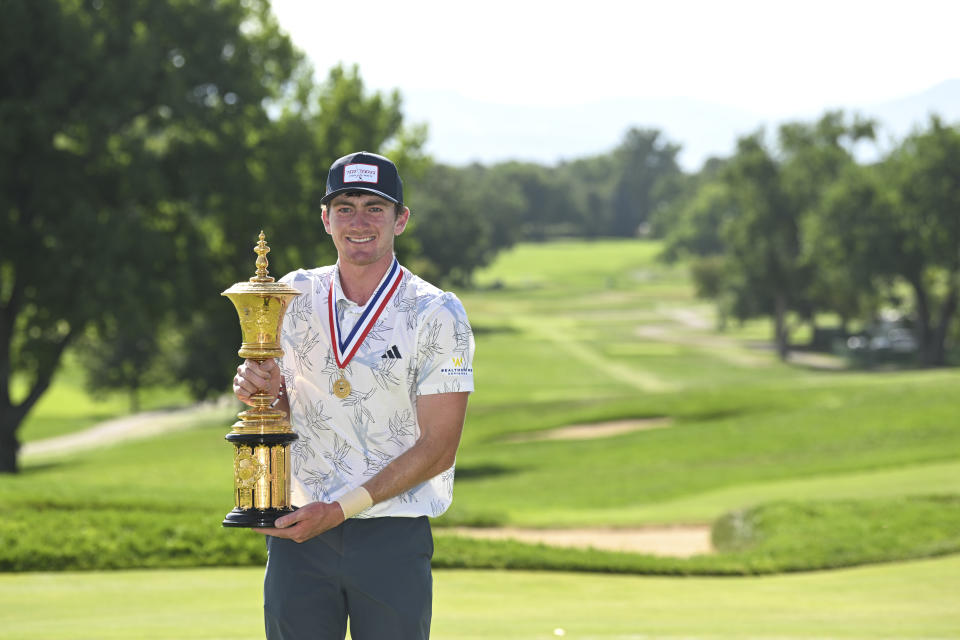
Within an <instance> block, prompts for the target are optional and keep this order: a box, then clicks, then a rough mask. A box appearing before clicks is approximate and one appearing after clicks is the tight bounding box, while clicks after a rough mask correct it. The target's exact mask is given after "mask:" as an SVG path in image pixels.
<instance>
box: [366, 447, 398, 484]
mask: <svg viewBox="0 0 960 640" xmlns="http://www.w3.org/2000/svg"><path fill="white" fill-rule="evenodd" d="M391 460H393V456H391V455H389V454H387V453H384V452H383V451H379V450H377V449H374V450H372V451H368V452H366V453H365V454H364V456H363V462H364V464H366V465H367V468H366V469H364V471H363V475H365V476H370V477H373V476H375V475H377V474H378V473H380V472H381V471H382V470H383V468H384V467H385V466H387V465H388V464H390V461H391Z"/></svg>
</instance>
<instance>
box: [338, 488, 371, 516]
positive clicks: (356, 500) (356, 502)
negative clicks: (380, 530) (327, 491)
mask: <svg viewBox="0 0 960 640" xmlns="http://www.w3.org/2000/svg"><path fill="white" fill-rule="evenodd" d="M337 504H339V505H340V509H341V510H342V511H343V519H344V520H346V519H347V518H352V517H353V516H355V515H357V514H358V513H360V512H361V511H363V510H365V509H369V508H370V507H372V506H373V498H371V497H370V492H369V491H367V490H366V489H364V488H363V487H357V488H356V489H354V490H353V491H350V492H348V493H346V494H344V495H342V496H340V497H339V498H338V499H337Z"/></svg>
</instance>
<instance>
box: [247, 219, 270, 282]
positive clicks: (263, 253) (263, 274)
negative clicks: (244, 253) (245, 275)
mask: <svg viewBox="0 0 960 640" xmlns="http://www.w3.org/2000/svg"><path fill="white" fill-rule="evenodd" d="M253 251H254V252H255V253H256V254H257V275H255V276H254V277H252V278H250V282H273V278H272V277H271V276H268V275H267V265H269V264H270V263H269V262H268V261H267V254H268V253H270V247H268V246H267V237H266V236H265V235H263V229H261V230H260V240H259V241H258V242H257V246H256V247H254V248H253Z"/></svg>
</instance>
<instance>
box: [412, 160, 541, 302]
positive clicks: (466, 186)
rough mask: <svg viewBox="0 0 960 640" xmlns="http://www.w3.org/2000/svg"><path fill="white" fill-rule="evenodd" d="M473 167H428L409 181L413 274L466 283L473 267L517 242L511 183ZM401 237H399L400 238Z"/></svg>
mask: <svg viewBox="0 0 960 640" xmlns="http://www.w3.org/2000/svg"><path fill="white" fill-rule="evenodd" d="M498 178H499V176H498V174H496V173H493V172H490V171H488V170H486V169H485V168H483V167H481V166H479V165H472V166H469V167H464V168H454V167H450V166H445V165H442V164H435V165H432V166H430V167H429V168H428V169H427V170H426V171H425V172H424V174H423V176H422V177H421V178H420V179H418V180H417V181H416V182H415V183H414V185H415V189H416V193H417V194H418V195H417V198H416V201H415V202H414V203H413V204H412V206H411V211H412V213H411V216H410V221H411V224H410V229H409V230H408V233H409V234H411V235H413V237H414V239H415V240H416V242H417V246H418V248H419V251H418V254H417V257H416V258H415V259H417V260H419V263H418V264H417V272H418V273H420V274H421V275H422V276H423V277H425V278H426V279H427V280H430V281H432V282H436V283H449V284H454V285H466V284H468V283H469V282H470V278H471V276H472V274H473V271H474V270H475V269H477V268H478V267H481V266H484V265H487V264H489V263H490V262H491V261H492V260H493V257H494V256H495V255H496V254H497V252H498V251H500V250H501V249H504V248H506V247H508V246H511V245H512V244H513V243H514V242H516V240H517V231H518V225H516V224H515V221H516V220H517V219H519V217H520V214H521V212H522V211H523V209H524V206H525V204H526V203H525V202H524V200H523V198H522V196H521V195H520V193H519V189H518V188H517V186H516V185H514V184H509V183H508V184H502V183H501V181H500V180H499V179H498ZM401 237H402V236H401Z"/></svg>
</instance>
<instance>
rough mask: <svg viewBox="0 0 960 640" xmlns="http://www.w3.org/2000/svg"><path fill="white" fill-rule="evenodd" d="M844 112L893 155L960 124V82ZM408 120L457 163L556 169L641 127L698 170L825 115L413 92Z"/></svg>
mask: <svg viewBox="0 0 960 640" xmlns="http://www.w3.org/2000/svg"><path fill="white" fill-rule="evenodd" d="M837 108H840V107H837ZM842 108H843V109H844V110H845V111H848V112H853V111H856V112H859V113H862V114H863V115H866V116H870V117H874V118H876V119H877V120H879V121H880V123H881V125H882V128H881V131H880V143H881V145H880V146H881V148H882V149H887V148H889V147H890V146H892V143H891V140H895V139H900V138H902V137H903V136H904V135H906V134H907V133H909V132H910V131H911V129H913V128H914V127H916V126H920V125H923V124H924V123H925V122H926V121H927V119H928V114H929V113H938V114H940V115H941V116H942V117H943V118H944V120H946V121H947V122H957V121H960V79H955V80H948V81H945V82H942V83H940V84H938V85H936V86H934V87H931V88H930V89H928V90H926V91H923V92H921V93H918V94H915V95H911V96H906V97H904V98H900V99H897V100H892V101H888V102H882V103H876V104H866V105H848V106H844V107H842ZM404 113H405V114H406V116H407V119H408V121H410V122H426V123H428V124H429V126H430V136H429V141H428V144H427V149H428V151H430V153H432V154H433V156H434V157H435V158H437V159H438V160H440V161H441V162H446V163H450V164H456V165H462V164H468V163H470V162H474V161H477V162H482V163H485V164H490V163H493V162H499V161H503V160H511V159H513V160H529V161H535V162H540V163H544V164H554V163H556V162H558V161H561V160H569V159H573V158H580V157H584V156H589V155H594V154H599V153H605V152H607V151H609V150H611V149H612V148H614V147H615V146H616V145H617V144H619V143H620V141H621V140H622V138H623V134H624V132H625V131H626V130H627V129H628V128H630V127H641V128H656V129H660V130H661V131H663V132H664V135H665V136H666V138H667V139H668V140H670V141H672V142H675V143H677V144H680V145H681V146H682V151H681V154H680V162H681V165H682V166H683V167H684V168H685V169H688V170H696V169H698V168H699V167H700V166H701V165H702V163H703V161H704V160H706V159H707V158H708V157H710V156H712V155H720V156H724V155H729V154H730V153H732V152H733V150H734V148H735V145H736V140H737V138H738V137H739V136H741V135H744V134H747V133H751V132H753V131H756V130H757V129H758V128H760V127H763V126H766V127H768V128H771V127H773V126H775V125H776V124H778V123H779V122H782V121H784V120H797V119H799V120H812V119H815V118H817V117H818V116H819V115H820V114H821V113H822V112H820V113H798V114H795V115H791V116H790V117H789V118H783V117H776V116H774V117H770V116H765V115H763V114H759V113H751V112H749V111H746V110H743V109H738V108H735V107H729V106H723V105H718V104H711V103H709V102H703V101H700V100H695V99H692V98H630V99H622V100H606V101H602V102H594V103H589V104H584V105H576V106H569V105H558V106H555V107H524V106H509V105H502V104H496V103H495V101H494V100H491V101H489V102H485V101H479V100H473V99H470V98H465V97H463V96H461V95H459V94H456V93H453V92H445V91H410V92H404ZM864 153H868V152H867V151H865V152H864Z"/></svg>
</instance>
